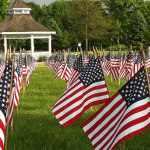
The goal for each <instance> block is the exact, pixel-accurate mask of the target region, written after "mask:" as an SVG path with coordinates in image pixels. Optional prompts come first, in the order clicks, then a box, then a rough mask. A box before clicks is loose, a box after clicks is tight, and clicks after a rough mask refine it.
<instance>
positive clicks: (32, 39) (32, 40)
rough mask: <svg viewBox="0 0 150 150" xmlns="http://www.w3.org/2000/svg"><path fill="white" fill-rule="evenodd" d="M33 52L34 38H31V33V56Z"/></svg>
mask: <svg viewBox="0 0 150 150" xmlns="http://www.w3.org/2000/svg"><path fill="white" fill-rule="evenodd" d="M33 53H34V38H33V35H31V54H32V56H33Z"/></svg>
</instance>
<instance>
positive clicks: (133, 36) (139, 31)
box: [129, 10, 147, 46]
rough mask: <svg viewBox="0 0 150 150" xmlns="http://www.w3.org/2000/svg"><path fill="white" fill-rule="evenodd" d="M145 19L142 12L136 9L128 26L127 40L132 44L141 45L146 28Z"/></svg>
mask: <svg viewBox="0 0 150 150" xmlns="http://www.w3.org/2000/svg"><path fill="white" fill-rule="evenodd" d="M146 25H147V23H146V20H145V18H144V16H143V14H142V13H141V12H140V11H139V10H137V11H136V12H135V13H134V15H133V18H132V21H131V23H130V26H129V41H130V43H131V44H133V45H138V46H139V45H141V42H142V39H143V34H144V31H145V30H146Z"/></svg>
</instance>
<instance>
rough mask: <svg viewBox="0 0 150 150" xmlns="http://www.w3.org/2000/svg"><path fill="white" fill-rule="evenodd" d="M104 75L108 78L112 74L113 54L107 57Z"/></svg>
mask: <svg viewBox="0 0 150 150" xmlns="http://www.w3.org/2000/svg"><path fill="white" fill-rule="evenodd" d="M104 74H105V75H107V76H109V75H110V74H111V52H109V54H108V55H107V56H106V61H105V67H104Z"/></svg>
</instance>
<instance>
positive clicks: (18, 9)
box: [7, 0, 31, 14]
mask: <svg viewBox="0 0 150 150" xmlns="http://www.w3.org/2000/svg"><path fill="white" fill-rule="evenodd" d="M7 10H8V14H30V11H31V8H29V7H27V6H26V5H25V4H24V3H23V2H22V1H20V0H16V1H15V2H14V3H13V4H12V5H11V6H10V7H9V8H8V9H7Z"/></svg>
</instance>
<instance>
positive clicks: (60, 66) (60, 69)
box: [55, 56, 65, 80]
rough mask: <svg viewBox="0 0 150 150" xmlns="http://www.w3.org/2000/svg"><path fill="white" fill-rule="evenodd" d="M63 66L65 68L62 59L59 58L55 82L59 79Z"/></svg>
mask: <svg viewBox="0 0 150 150" xmlns="http://www.w3.org/2000/svg"><path fill="white" fill-rule="evenodd" d="M64 66H65V62H64V57H62V56H60V58H59V66H58V69H57V71H56V75H55V80H56V79H57V78H61V76H62V73H63V69H64Z"/></svg>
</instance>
